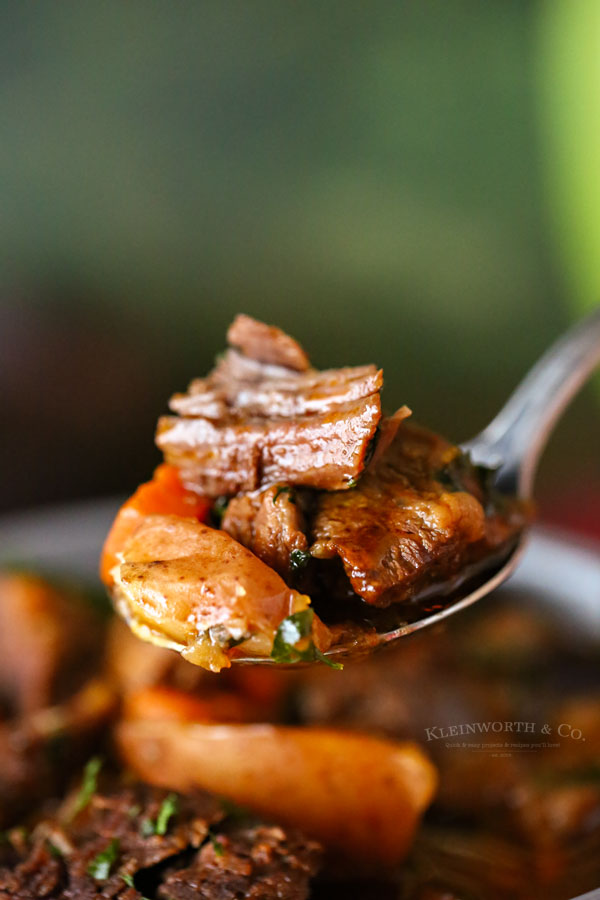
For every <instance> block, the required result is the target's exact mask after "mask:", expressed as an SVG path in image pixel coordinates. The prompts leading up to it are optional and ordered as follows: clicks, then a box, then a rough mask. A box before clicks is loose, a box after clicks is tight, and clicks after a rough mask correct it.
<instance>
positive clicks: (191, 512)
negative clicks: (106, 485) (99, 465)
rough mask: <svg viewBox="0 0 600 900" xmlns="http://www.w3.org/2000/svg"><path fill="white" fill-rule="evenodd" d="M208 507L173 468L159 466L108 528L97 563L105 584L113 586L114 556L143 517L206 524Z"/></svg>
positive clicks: (163, 465)
mask: <svg viewBox="0 0 600 900" xmlns="http://www.w3.org/2000/svg"><path fill="white" fill-rule="evenodd" d="M210 507H211V503H210V501H209V500H207V499H206V498H205V497H200V496H199V495H198V494H196V493H194V492H193V491H189V490H187V488H185V487H184V486H183V485H182V483H181V481H180V480H179V473H178V471H177V468H176V467H175V466H169V465H167V464H166V463H163V464H162V465H160V466H158V468H157V469H156V470H155V472H154V475H153V476H152V480H151V481H147V482H145V483H144V484H141V485H140V486H139V488H138V489H137V491H136V492H135V494H133V495H132V496H131V497H130V498H129V499H128V500H126V501H125V503H124V504H123V506H122V507H121V509H120V510H119V512H118V513H117V516H116V518H115V520H114V522H113V524H112V526H111V529H110V531H109V533H108V536H107V538H106V541H105V542H104V547H103V548H102V556H101V559H100V577H101V578H102V581H103V582H104V584H106V585H107V586H108V587H110V585H112V583H113V579H112V576H111V574H110V573H111V569H113V567H114V566H115V565H116V564H117V562H118V559H117V554H118V553H119V552H120V551H121V550H122V549H123V547H124V546H125V543H126V542H127V540H128V539H129V538H130V537H131V535H132V534H133V533H134V531H135V530H136V528H137V527H138V525H140V524H141V522H142V520H143V519H144V517H145V516H150V515H156V514H160V515H173V516H182V517H184V518H193V519H198V521H200V522H206V520H207V518H208V513H209V511H210Z"/></svg>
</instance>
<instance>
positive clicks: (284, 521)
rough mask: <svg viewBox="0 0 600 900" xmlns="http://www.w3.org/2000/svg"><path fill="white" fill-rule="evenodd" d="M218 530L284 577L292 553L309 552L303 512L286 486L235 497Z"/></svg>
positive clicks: (287, 570)
mask: <svg viewBox="0 0 600 900" xmlns="http://www.w3.org/2000/svg"><path fill="white" fill-rule="evenodd" d="M221 527H222V528H223V530H224V531H227V532H228V533H229V534H230V535H231V536H232V537H233V538H235V539H236V541H239V542H240V544H243V545H244V547H248V549H249V550H252V552H253V553H255V554H256V555H257V556H258V557H260V559H262V561H263V562H265V563H267V565H269V566H271V568H272V569H275V570H276V571H277V572H279V573H280V574H281V575H283V576H284V577H285V576H287V575H289V573H290V555H291V554H292V552H293V551H294V550H299V551H303V552H306V550H307V548H308V541H307V539H306V535H305V533H304V517H303V514H302V510H301V508H300V506H299V505H298V502H297V500H296V497H295V494H294V492H293V491H292V490H291V489H290V488H289V487H287V486H286V487H277V486H273V487H270V488H267V489H266V490H265V491H261V492H260V493H253V494H242V495H241V496H239V497H234V498H233V499H232V500H230V501H229V504H228V506H227V510H226V512H225V515H224V517H223V522H222V524H221Z"/></svg>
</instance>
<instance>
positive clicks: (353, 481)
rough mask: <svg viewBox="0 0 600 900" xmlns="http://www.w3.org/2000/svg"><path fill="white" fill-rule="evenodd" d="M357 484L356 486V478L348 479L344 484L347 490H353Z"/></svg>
mask: <svg viewBox="0 0 600 900" xmlns="http://www.w3.org/2000/svg"><path fill="white" fill-rule="evenodd" d="M357 484H358V478H349V479H348V481H347V482H346V487H347V488H355V487H356V485H357Z"/></svg>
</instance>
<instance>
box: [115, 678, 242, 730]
mask: <svg viewBox="0 0 600 900" xmlns="http://www.w3.org/2000/svg"><path fill="white" fill-rule="evenodd" d="M253 712H255V710H254V709H252V708H251V707H250V706H249V705H248V704H247V703H246V702H245V701H244V698H243V697H240V696H238V695H237V694H234V693H232V692H231V691H213V692H212V693H210V692H209V693H207V694H206V696H203V697H200V696H198V695H197V694H186V693H184V692H183V691H180V690H178V689H177V688H171V687H164V686H160V685H159V686H157V687H151V688H142V689H141V690H139V691H134V692H133V693H131V694H128V695H127V697H126V698H125V700H124V702H123V716H124V718H125V719H128V720H129V719H131V720H135V721H138V720H140V719H141V720H142V721H157V722H247V721H249V720H250V719H251V714H252V713H253Z"/></svg>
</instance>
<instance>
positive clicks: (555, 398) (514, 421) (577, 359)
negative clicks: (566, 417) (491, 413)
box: [462, 306, 600, 497]
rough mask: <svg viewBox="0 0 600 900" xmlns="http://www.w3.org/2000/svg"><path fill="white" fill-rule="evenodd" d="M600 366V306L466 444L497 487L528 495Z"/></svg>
mask: <svg viewBox="0 0 600 900" xmlns="http://www.w3.org/2000/svg"><path fill="white" fill-rule="evenodd" d="M599 363H600V306H598V307H597V308H596V309H594V310H593V311H592V312H591V313H590V314H589V315H588V316H586V317H585V318H584V319H582V320H581V321H580V322H578V323H577V324H576V325H574V326H573V328H571V329H569V331H567V332H566V333H565V334H564V335H563V336H562V337H561V338H559V339H558V340H557V341H556V342H555V343H554V344H552V345H551V347H549V349H548V350H546V352H545V353H544V355H543V356H542V357H541V358H540V359H539V360H538V362H537V363H536V364H535V365H534V366H533V368H532V369H530V371H529V372H528V373H527V375H526V376H525V378H524V379H523V381H522V382H521V383H520V385H519V386H518V387H517V389H516V390H515V391H514V392H513V394H511V396H510V397H509V399H508V400H507V402H506V403H505V405H504V406H503V407H502V409H501V410H500V412H499V413H498V415H497V416H496V417H495V418H494V419H492V421H491V422H490V424H489V425H488V426H487V428H485V429H484V430H483V431H482V432H481V433H480V434H478V435H477V436H476V437H474V438H473V439H472V440H470V441H467V442H466V443H464V444H463V445H462V447H463V449H464V450H467V451H469V452H470V453H471V456H472V458H473V460H474V461H475V462H477V463H481V464H483V465H487V466H490V467H493V468H498V471H497V473H496V478H495V484H496V486H497V487H498V488H499V489H500V490H502V491H506V492H510V493H518V494H519V495H521V496H522V497H529V496H530V495H531V490H532V487H533V479H534V476H535V471H536V468H537V463H538V460H539V457H540V455H541V453H542V450H543V449H544V447H545V445H546V441H547V440H548V437H549V435H550V432H551V431H552V429H553V427H554V425H555V424H556V422H557V420H558V419H559V418H560V416H561V414H562V412H563V411H564V410H565V408H566V407H567V406H568V405H569V403H570V402H571V400H572V399H573V397H574V396H575V395H576V394H577V392H578V391H579V389H580V388H581V387H582V386H583V385H584V384H585V382H586V381H587V380H588V378H589V377H590V375H591V374H592V372H593V370H594V369H595V367H596V366H597V365H598V364H599Z"/></svg>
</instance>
